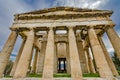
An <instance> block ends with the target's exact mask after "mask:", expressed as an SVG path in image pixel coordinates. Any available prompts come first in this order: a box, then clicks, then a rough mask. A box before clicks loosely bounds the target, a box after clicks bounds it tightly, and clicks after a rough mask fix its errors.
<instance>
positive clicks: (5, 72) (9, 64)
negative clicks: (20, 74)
mask: <svg viewBox="0 0 120 80" xmlns="http://www.w3.org/2000/svg"><path fill="white" fill-rule="evenodd" d="M12 66H13V61H12V60H10V61H9V62H8V64H7V66H6V68H5V71H4V75H5V76H7V75H9V74H10V71H11V69H12Z"/></svg>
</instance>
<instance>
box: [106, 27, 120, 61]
mask: <svg viewBox="0 0 120 80" xmlns="http://www.w3.org/2000/svg"><path fill="white" fill-rule="evenodd" d="M106 33H107V35H108V38H109V39H110V41H111V43H112V46H113V48H114V50H115V53H116V54H117V57H118V58H119V60H120V38H119V36H118V35H117V33H116V32H115V30H114V29H113V28H111V27H110V28H108V29H107V31H106Z"/></svg>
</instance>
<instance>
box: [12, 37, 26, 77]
mask: <svg viewBox="0 0 120 80" xmlns="http://www.w3.org/2000/svg"><path fill="white" fill-rule="evenodd" d="M25 41H26V40H25V39H23V42H22V44H21V47H20V49H19V52H18V54H17V57H16V60H15V62H14V64H13V67H12V70H11V72H10V76H13V75H14V73H15V70H16V67H17V64H18V61H19V59H20V56H21V54H22V51H23V48H24V44H25Z"/></svg>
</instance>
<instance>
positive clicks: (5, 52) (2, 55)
mask: <svg viewBox="0 0 120 80" xmlns="http://www.w3.org/2000/svg"><path fill="white" fill-rule="evenodd" d="M17 36H18V33H17V32H16V31H12V32H11V34H10V36H9V38H8V40H7V42H6V43H5V45H4V47H3V49H2V51H1V52H0V78H1V77H2V76H3V73H4V70H5V68H6V65H7V63H8V61H9V58H10V55H11V52H12V50H13V48H14V45H15V42H16V39H17Z"/></svg>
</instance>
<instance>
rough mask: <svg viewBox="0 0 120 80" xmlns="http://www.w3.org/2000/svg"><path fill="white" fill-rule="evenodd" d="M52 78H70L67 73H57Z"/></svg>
mask: <svg viewBox="0 0 120 80" xmlns="http://www.w3.org/2000/svg"><path fill="white" fill-rule="evenodd" d="M54 77H71V75H70V74H67V73H57V74H54Z"/></svg>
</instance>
